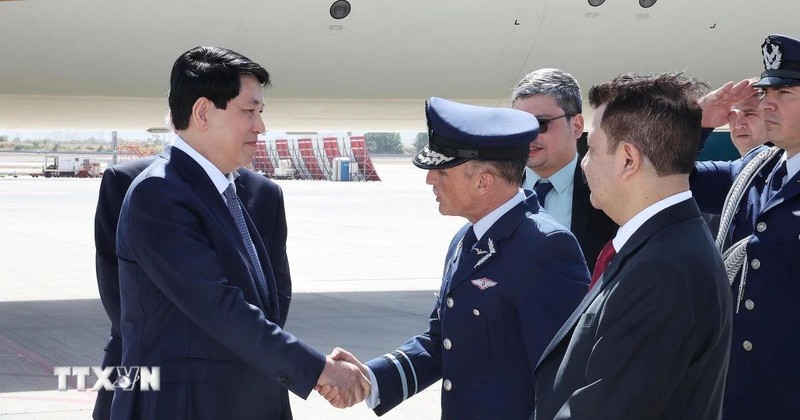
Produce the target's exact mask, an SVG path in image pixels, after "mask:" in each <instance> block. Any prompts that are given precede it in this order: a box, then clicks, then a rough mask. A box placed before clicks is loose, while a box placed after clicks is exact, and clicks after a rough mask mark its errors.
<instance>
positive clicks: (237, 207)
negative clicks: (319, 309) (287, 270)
mask: <svg viewBox="0 0 800 420" xmlns="http://www.w3.org/2000/svg"><path fill="white" fill-rule="evenodd" d="M223 195H225V200H227V201H228V210H229V211H230V212H231V216H233V220H234V221H235V222H236V227H237V228H239V235H241V237H242V241H243V242H244V247H245V248H247V253H248V254H249V255H250V263H251V264H252V265H253V269H254V271H255V273H256V277H257V278H258V283H259V285H260V286H261V288H262V289H263V290H264V295H265V296H266V298H267V302H265V305H269V288H268V287H267V281H266V279H265V277H264V271H263V270H261V263H260V262H259V261H258V254H257V253H256V247H255V245H253V239H252V238H251V237H250V233H249V232H248V231H247V223H245V221H244V213H242V202H241V201H239V196H237V195H236V189H235V188H234V186H233V184H230V185H228V188H226V189H225V192H224V193H223Z"/></svg>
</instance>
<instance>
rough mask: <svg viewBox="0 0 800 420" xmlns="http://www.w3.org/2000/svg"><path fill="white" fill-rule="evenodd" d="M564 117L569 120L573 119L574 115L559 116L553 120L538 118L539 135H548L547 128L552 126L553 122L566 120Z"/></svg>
mask: <svg viewBox="0 0 800 420" xmlns="http://www.w3.org/2000/svg"><path fill="white" fill-rule="evenodd" d="M564 117H566V118H567V119H570V118H572V117H573V115H572V114H564V115H559V116H558V117H553V118H539V117H536V119H537V120H538V121H539V134H542V133H546V132H547V128H548V126H549V125H550V123H551V122H552V121H554V120H557V119H559V118H564Z"/></svg>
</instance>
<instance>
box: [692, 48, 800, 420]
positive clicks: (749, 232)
mask: <svg viewBox="0 0 800 420" xmlns="http://www.w3.org/2000/svg"><path fill="white" fill-rule="evenodd" d="M761 55H762V59H763V64H764V72H763V73H762V74H761V79H760V80H759V81H758V82H757V83H755V85H754V86H756V87H758V88H761V90H762V92H761V100H760V103H759V111H760V117H761V119H762V120H763V122H764V128H765V129H766V136H767V139H768V140H769V141H770V142H771V144H774V146H770V145H765V146H761V147H757V148H755V149H753V150H751V151H750V152H749V153H747V154H746V155H745V156H744V157H743V158H742V159H740V160H737V161H733V162H701V163H699V164H698V165H697V167H696V170H695V172H694V173H693V174H692V178H691V186H692V192H694V193H695V194H696V195H697V197H698V200H697V201H698V204H699V205H700V208H701V209H702V210H703V211H705V212H708V213H717V214H719V213H723V212H724V210H725V209H724V207H728V208H730V212H729V214H728V216H729V220H730V225H729V227H728V229H725V230H724V231H722V232H721V234H722V237H720V238H718V243H719V245H720V247H721V248H722V249H723V250H725V253H726V255H728V256H729V258H727V259H726V265H727V266H728V267H729V279H730V282H731V293H732V294H733V297H734V316H733V341H732V343H731V358H730V367H729V369H728V380H727V383H726V385H725V404H724V410H723V417H724V418H725V419H726V420H731V419H733V420H738V419H754V418H765V419H766V418H770V419H779V418H780V419H788V418H796V417H797V400H798V397H800V363H798V354H800V318H798V317H797V316H795V315H793V313H792V309H793V308H795V307H796V306H797V305H798V302H800V258H798V255H800V175H799V174H798V173H800V40H798V39H796V38H792V37H788V36H784V35H770V36H768V37H767V38H766V39H765V40H764V42H763V44H762V45H761ZM734 185H741V187H740V188H737V190H739V191H741V194H731V195H730V196H729V195H728V191H729V190H731V187H732V186H734ZM726 197H727V199H726ZM725 219H726V215H725V214H723V217H722V222H721V226H722V227H723V228H724V227H725V225H726V223H725ZM721 229H722V228H721Z"/></svg>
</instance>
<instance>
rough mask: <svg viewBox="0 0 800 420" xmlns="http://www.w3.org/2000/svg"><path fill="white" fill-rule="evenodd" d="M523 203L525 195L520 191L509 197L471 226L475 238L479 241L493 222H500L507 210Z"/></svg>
mask: <svg viewBox="0 0 800 420" xmlns="http://www.w3.org/2000/svg"><path fill="white" fill-rule="evenodd" d="M523 201H525V193H524V192H523V191H522V190H521V189H520V190H519V191H517V193H516V194H515V195H514V196H513V197H511V199H510V200H508V201H506V202H505V203H503V204H501V205H500V207H498V208H496V209H494V210H492V211H491V212H490V213H489V214H487V215H486V216H483V217H482V218H481V219H480V220H478V221H477V222H476V223H475V224H474V225H472V230H473V231H475V237H476V238H477V239H478V240H480V239H481V237H482V236H483V235H484V234H486V232H488V231H489V228H491V227H492V225H494V224H495V222H497V221H498V220H500V218H501V217H503V215H504V214H506V213H508V211H509V210H511V209H513V208H514V206H516V205H517V204H519V203H521V202H523Z"/></svg>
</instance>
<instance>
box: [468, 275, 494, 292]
mask: <svg viewBox="0 0 800 420" xmlns="http://www.w3.org/2000/svg"><path fill="white" fill-rule="evenodd" d="M472 284H474V285H475V286H477V287H478V289H481V290H486V289H488V288H490V287H495V286H497V282H496V281H494V280H490V279H487V278H486V277H484V278H482V279H475V280H472Z"/></svg>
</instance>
